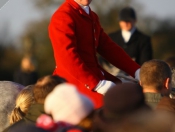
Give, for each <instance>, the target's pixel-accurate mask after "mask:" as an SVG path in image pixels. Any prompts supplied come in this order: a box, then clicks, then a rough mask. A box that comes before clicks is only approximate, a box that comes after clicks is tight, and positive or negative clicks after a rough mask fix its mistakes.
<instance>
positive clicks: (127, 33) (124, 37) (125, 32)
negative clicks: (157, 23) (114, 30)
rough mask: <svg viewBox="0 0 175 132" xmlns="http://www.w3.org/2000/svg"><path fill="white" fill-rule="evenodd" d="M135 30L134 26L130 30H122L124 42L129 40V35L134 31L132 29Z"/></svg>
mask: <svg viewBox="0 0 175 132" xmlns="http://www.w3.org/2000/svg"><path fill="white" fill-rule="evenodd" d="M135 30H136V28H135V27H134V28H132V30H130V31H127V30H122V37H123V39H124V41H125V43H127V42H128V41H129V39H130V38H131V35H132V34H133V33H134V31H135Z"/></svg>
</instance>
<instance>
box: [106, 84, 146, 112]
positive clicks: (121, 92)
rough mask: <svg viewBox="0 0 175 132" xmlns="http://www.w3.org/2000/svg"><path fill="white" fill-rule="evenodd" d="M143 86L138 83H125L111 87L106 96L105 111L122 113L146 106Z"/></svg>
mask: <svg viewBox="0 0 175 132" xmlns="http://www.w3.org/2000/svg"><path fill="white" fill-rule="evenodd" d="M144 105H145V102H144V94H143V92H142V87H141V86H140V85H139V84H136V83H123V84H118V85H116V86H115V87H113V88H111V89H109V90H108V91H107V92H106V94H105V96H104V113H108V114H109V113H110V115H122V114H127V113H130V112H132V111H134V110H137V109H139V108H140V107H142V106H144Z"/></svg>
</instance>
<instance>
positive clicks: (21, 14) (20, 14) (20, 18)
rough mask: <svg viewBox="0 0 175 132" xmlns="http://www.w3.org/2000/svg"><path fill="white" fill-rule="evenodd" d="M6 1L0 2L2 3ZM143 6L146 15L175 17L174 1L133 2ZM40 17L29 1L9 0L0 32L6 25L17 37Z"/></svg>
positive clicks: (0, 18)
mask: <svg viewBox="0 0 175 132" xmlns="http://www.w3.org/2000/svg"><path fill="white" fill-rule="evenodd" d="M6 1H7V0H0V7H1V4H2V3H5V2H6ZM133 1H135V2H139V3H140V4H142V6H143V10H142V12H143V13H144V14H146V15H155V16H156V17H157V18H161V19H164V18H174V17H175V8H174V5H175V0H133ZM41 17H42V15H41V13H40V12H39V11H38V10H36V9H35V8H34V6H33V5H32V3H30V1H29V0H9V1H8V2H7V3H6V4H5V6H3V7H1V9H0V30H2V29H3V28H4V27H3V25H4V24H7V25H8V31H9V36H14V37H16V36H18V35H19V34H21V33H22V32H23V31H24V30H25V25H26V24H27V23H29V22H30V21H32V20H37V19H40V18H41Z"/></svg>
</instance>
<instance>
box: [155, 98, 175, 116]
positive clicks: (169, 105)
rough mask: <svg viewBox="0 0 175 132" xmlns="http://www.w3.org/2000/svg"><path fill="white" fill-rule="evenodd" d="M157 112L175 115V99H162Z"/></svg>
mask: <svg viewBox="0 0 175 132" xmlns="http://www.w3.org/2000/svg"><path fill="white" fill-rule="evenodd" d="M156 110H161V111H165V112H170V113H173V114H175V99H171V98H169V97H166V96H165V97H162V99H161V100H160V102H159V103H158V105H157V107H156Z"/></svg>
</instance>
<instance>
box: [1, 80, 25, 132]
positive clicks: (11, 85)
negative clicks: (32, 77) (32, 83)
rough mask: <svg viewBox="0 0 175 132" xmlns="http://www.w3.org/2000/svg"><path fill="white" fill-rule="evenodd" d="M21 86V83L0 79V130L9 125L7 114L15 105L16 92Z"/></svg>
mask: <svg viewBox="0 0 175 132" xmlns="http://www.w3.org/2000/svg"><path fill="white" fill-rule="evenodd" d="M23 88H24V86H23V85H21V84H18V83H15V82H11V81H0V97H1V99H0V132H2V131H3V130H4V129H5V128H6V127H8V126H9V125H10V122H9V118H8V116H9V115H10V113H11V112H12V110H13V109H14V107H15V100H16V97H17V95H18V93H19V92H20V91H21V90H22V89H23Z"/></svg>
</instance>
